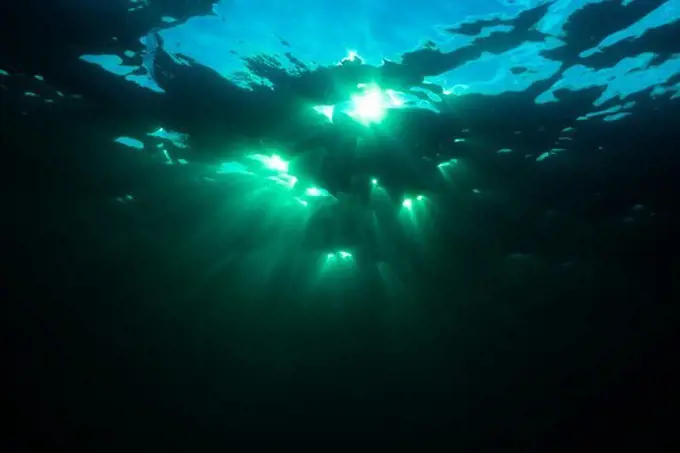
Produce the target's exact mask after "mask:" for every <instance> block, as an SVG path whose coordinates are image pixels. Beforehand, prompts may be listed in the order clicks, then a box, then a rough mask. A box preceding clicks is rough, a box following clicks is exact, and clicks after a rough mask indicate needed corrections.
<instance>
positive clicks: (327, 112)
mask: <svg viewBox="0 0 680 453" xmlns="http://www.w3.org/2000/svg"><path fill="white" fill-rule="evenodd" d="M334 110H335V106H333V105H317V106H315V107H314V111H316V112H317V113H320V114H322V115H323V116H325V117H326V118H328V121H331V122H332V121H333V111H334Z"/></svg>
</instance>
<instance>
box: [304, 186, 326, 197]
mask: <svg viewBox="0 0 680 453" xmlns="http://www.w3.org/2000/svg"><path fill="white" fill-rule="evenodd" d="M327 194H328V192H326V191H325V190H323V189H319V188H318V187H310V188H309V189H307V190H305V195H308V196H310V197H323V196H325V195H327Z"/></svg>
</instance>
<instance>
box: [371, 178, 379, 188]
mask: <svg viewBox="0 0 680 453" xmlns="http://www.w3.org/2000/svg"><path fill="white" fill-rule="evenodd" d="M371 184H373V185H374V186H377V185H378V180H377V179H375V178H373V179H371Z"/></svg>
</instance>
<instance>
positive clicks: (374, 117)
mask: <svg viewBox="0 0 680 453" xmlns="http://www.w3.org/2000/svg"><path fill="white" fill-rule="evenodd" d="M385 113H386V106H385V99H384V95H383V93H382V92H381V91H380V88H378V87H371V88H369V89H367V90H366V93H364V94H363V95H357V96H352V109H351V110H350V112H349V115H350V116H351V117H352V118H354V119H356V120H357V121H359V122H360V123H363V124H370V123H377V122H380V121H382V119H383V118H384V117H385Z"/></svg>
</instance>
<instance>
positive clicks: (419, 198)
mask: <svg viewBox="0 0 680 453" xmlns="http://www.w3.org/2000/svg"><path fill="white" fill-rule="evenodd" d="M424 199H425V197H424V196H422V195H418V197H416V200H418V201H423V200H424Z"/></svg>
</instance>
